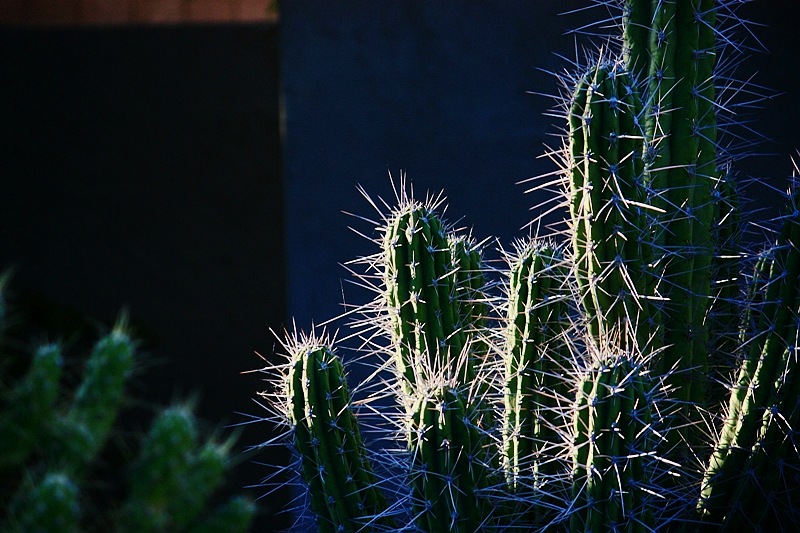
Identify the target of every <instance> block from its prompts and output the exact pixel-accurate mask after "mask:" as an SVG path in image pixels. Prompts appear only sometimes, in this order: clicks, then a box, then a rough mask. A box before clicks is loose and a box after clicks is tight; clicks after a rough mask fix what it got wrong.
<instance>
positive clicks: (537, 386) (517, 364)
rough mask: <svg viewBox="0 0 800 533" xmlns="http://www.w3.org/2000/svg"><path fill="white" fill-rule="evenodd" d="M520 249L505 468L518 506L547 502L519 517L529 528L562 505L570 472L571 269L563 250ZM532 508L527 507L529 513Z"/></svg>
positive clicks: (511, 319) (512, 279) (509, 332)
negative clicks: (566, 459) (566, 448)
mask: <svg viewBox="0 0 800 533" xmlns="http://www.w3.org/2000/svg"><path fill="white" fill-rule="evenodd" d="M515 247H516V250H515V253H514V254H513V255H511V256H510V257H509V258H508V261H509V267H510V269H509V281H508V289H507V292H508V302H507V309H506V320H507V322H506V339H505V348H504V350H503V358H504V362H505V379H504V386H503V393H504V395H503V401H504V410H503V450H504V452H503V469H504V471H505V475H506V482H507V484H508V486H509V489H510V490H511V492H512V493H513V494H514V495H515V497H516V498H517V499H520V498H521V499H523V500H524V499H528V500H530V501H534V500H535V499H536V498H538V499H539V500H540V501H545V500H547V502H546V505H541V506H538V508H537V509H536V510H535V511H533V512H525V511H527V510H526V509H523V513H521V514H522V515H523V516H521V517H519V521H522V522H523V523H525V525H530V526H533V525H539V526H541V525H543V524H546V523H547V522H548V521H550V520H551V519H552V518H553V516H554V514H555V513H553V512H552V510H553V509H555V508H557V507H558V506H559V504H560V501H559V496H560V495H559V494H557V492H558V489H557V487H559V486H560V483H559V481H560V479H559V478H560V477H562V476H563V472H564V471H563V467H564V465H563V463H562V461H561V460H560V456H561V455H562V454H561V447H562V446H563V445H564V444H566V442H565V439H564V437H563V433H564V432H563V430H562V428H563V427H564V426H565V425H566V420H565V418H566V417H565V415H564V413H563V405H565V404H566V403H567V397H568V395H569V394H570V390H569V381H568V375H569V374H570V369H569V368H567V367H568V366H569V365H570V349H569V346H568V341H567V338H566V335H567V334H568V333H569V329H570V326H571V324H570V318H569V313H570V304H569V303H568V302H567V298H568V296H569V288H568V285H567V284H568V276H569V268H568V266H567V264H566V262H565V259H564V256H563V252H562V249H561V247H560V246H558V245H555V244H553V243H551V242H549V241H537V240H526V241H521V242H519V243H517V244H516V246H515ZM530 501H528V502H525V503H526V504H527V505H528V506H530ZM522 507H523V508H524V507H525V504H523V505H522Z"/></svg>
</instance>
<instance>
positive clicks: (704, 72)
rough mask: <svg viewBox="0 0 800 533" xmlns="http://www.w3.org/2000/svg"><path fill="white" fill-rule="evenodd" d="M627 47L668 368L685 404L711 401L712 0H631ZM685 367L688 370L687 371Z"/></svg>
mask: <svg viewBox="0 0 800 533" xmlns="http://www.w3.org/2000/svg"><path fill="white" fill-rule="evenodd" d="M624 20H625V28H624V50H625V56H626V59H627V60H628V63H629V66H630V68H631V69H632V70H633V72H634V73H635V74H636V75H637V76H638V77H640V78H641V79H643V80H646V94H645V98H644V101H645V107H646V113H645V120H644V124H645V135H646V138H647V140H648V143H649V144H648V146H647V149H646V152H645V154H646V161H647V164H648V166H649V176H650V181H649V189H650V193H651V195H652V198H651V199H650V203H652V205H654V206H655V207H657V208H659V210H660V211H661V212H662V214H661V215H660V216H659V217H657V218H656V221H657V222H658V224H657V225H656V226H655V227H657V228H658V230H657V231H656V232H655V234H654V242H655V243H656V245H657V247H658V248H659V249H661V250H662V251H663V257H662V261H661V270H662V273H663V283H662V293H663V295H664V296H665V297H666V298H667V299H668V303H667V304H666V305H665V314H666V317H665V321H664V323H665V325H666V329H665V339H664V343H665V345H667V346H668V348H667V350H666V351H665V355H664V357H662V358H661V365H660V367H661V369H662V370H663V371H665V372H666V371H669V370H671V369H677V370H679V371H683V372H678V373H677V374H676V376H675V378H674V379H673V385H675V386H676V388H677V389H678V395H679V396H680V398H681V399H682V400H684V401H685V402H687V403H693V404H696V405H702V404H703V402H704V401H705V384H704V383H705V376H706V367H707V364H708V362H707V358H708V355H707V343H708V329H707V326H706V323H705V319H706V312H707V310H708V306H709V295H710V290H711V288H710V285H711V279H710V276H711V259H712V256H713V245H712V241H711V231H712V225H713V221H712V217H713V214H714V213H713V211H714V208H713V202H712V200H711V191H712V190H713V188H714V183H715V182H716V180H718V179H719V177H718V173H717V170H716V158H717V138H716V118H715V88H714V68H715V64H716V52H715V38H716V30H715V25H716V7H715V2H714V0H657V1H654V2H651V1H650V0H627V1H626V4H625V17H624ZM684 372H689V379H687V378H686V376H685V375H683V374H684Z"/></svg>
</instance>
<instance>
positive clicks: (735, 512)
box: [699, 192, 800, 531]
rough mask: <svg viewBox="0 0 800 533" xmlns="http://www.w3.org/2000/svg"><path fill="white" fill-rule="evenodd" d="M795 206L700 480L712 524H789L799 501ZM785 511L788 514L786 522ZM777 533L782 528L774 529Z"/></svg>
mask: <svg viewBox="0 0 800 533" xmlns="http://www.w3.org/2000/svg"><path fill="white" fill-rule="evenodd" d="M792 204H793V210H792V212H790V213H789V214H788V215H787V216H786V217H785V219H784V222H783V228H782V232H781V235H780V238H779V241H778V243H777V246H776V247H775V248H774V249H773V250H772V251H771V252H770V253H769V254H766V255H764V256H763V257H762V259H761V260H760V261H759V263H758V265H757V272H756V278H761V279H760V280H759V279H757V280H756V281H757V283H758V284H759V285H760V286H761V287H762V288H763V291H762V292H763V293H764V294H763V295H762V297H763V304H762V308H761V309H760V313H759V315H758V317H757V320H755V321H754V322H755V323H756V324H757V325H756V329H755V332H753V334H754V337H753V338H752V339H751V340H750V341H749V345H748V351H747V357H746V358H745V359H744V360H743V361H742V364H741V367H740V369H739V375H738V378H737V382H736V383H735V386H734V387H733V389H732V390H731V395H730V400H729V403H728V410H727V419H726V422H725V425H724V427H723V428H722V431H721V433H720V437H719V441H718V443H717V445H716V447H715V451H714V453H713V455H712V456H711V459H710V461H709V464H708V468H707V470H706V473H705V478H704V481H703V487H702V495H701V499H700V505H699V508H700V510H701V512H702V515H703V516H704V518H705V519H706V520H707V521H708V522H711V523H714V522H726V523H736V522H740V521H742V520H748V519H754V520H757V521H758V522H761V523H767V519H769V520H772V521H773V522H774V523H775V524H779V523H781V522H783V523H792V521H791V520H788V519H787V517H788V516H789V513H791V512H792V510H793V508H794V507H795V506H796V505H798V504H800V497H799V496H798V495H797V494H796V493H797V489H796V481H795V480H794V479H793V478H794V477H795V476H796V475H797V474H798V473H800V472H798V468H800V464H798V455H797V449H796V446H797V445H798V442H797V435H796V434H797V428H798V427H800V404H799V403H798V398H800V376H798V375H797V374H798V370H797V366H798V361H797V350H798V348H797V347H798V332H800V285H798V279H800V194H798V193H797V192H796V193H795V196H794V199H793V202H792ZM787 490H788V491H789V492H788V493H787V492H786V491H787ZM793 494H794V495H793ZM781 505H783V506H782V507H781ZM782 513H783V514H785V515H786V516H784V517H781V514H782ZM764 514H766V515H767V519H765V518H764V516H763V515H764ZM765 530H770V531H771V530H772V529H765ZM774 530H775V531H778V530H779V529H778V527H777V525H776V526H775V529H774Z"/></svg>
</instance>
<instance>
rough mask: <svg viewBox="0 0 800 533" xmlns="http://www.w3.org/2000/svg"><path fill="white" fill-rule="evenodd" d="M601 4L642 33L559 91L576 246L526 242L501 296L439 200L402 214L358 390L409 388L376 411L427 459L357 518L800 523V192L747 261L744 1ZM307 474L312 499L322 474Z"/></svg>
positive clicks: (441, 525) (562, 526)
mask: <svg viewBox="0 0 800 533" xmlns="http://www.w3.org/2000/svg"><path fill="white" fill-rule="evenodd" d="M595 3H596V4H598V5H601V6H603V7H604V8H616V9H618V11H617V13H618V17H617V19H616V20H618V21H619V22H620V29H621V31H620V33H619V35H618V36H617V38H616V39H612V40H610V41H609V42H608V43H606V44H605V45H604V46H603V48H602V49H601V50H599V51H598V52H597V53H596V54H592V55H591V56H590V58H589V59H588V60H587V65H586V66H584V67H581V68H580V70H579V71H578V72H576V73H574V74H572V75H569V76H567V77H565V78H563V79H562V82H564V87H565V91H564V94H563V99H562V106H561V107H562V109H563V118H564V123H565V130H564V131H565V133H564V137H563V145H562V147H561V148H560V149H558V150H557V151H556V154H554V155H555V156H557V157H555V159H556V160H558V161H560V162H561V171H560V173H559V183H558V184H559V185H560V187H561V189H562V190H563V191H564V193H563V204H564V210H565V217H564V218H565V222H566V224H565V226H566V227H567V228H568V229H567V231H566V232H564V233H561V234H556V235H553V236H551V237H550V238H548V239H543V238H538V237H537V238H534V239H532V240H531V241H520V242H519V243H517V244H516V245H515V250H514V252H512V253H510V254H507V258H508V261H507V263H508V265H507V268H505V269H501V270H502V272H500V274H501V279H502V280H503V281H501V282H495V281H492V280H491V276H492V275H493V274H497V273H496V272H492V271H491V269H488V268H486V267H485V266H482V265H483V264H484V263H483V262H482V261H480V260H479V259H478V257H479V255H480V251H479V250H478V249H477V248H480V247H477V248H476V246H477V245H473V246H471V247H470V251H469V253H467V251H466V249H465V248H464V246H462V245H461V244H459V243H463V242H466V241H465V239H466V238H467V236H465V235H464V234H463V233H461V232H460V231H458V230H456V229H455V228H454V227H452V226H450V225H449V224H447V223H446V222H445V221H443V219H442V218H441V210H440V209H439V208H440V207H441V203H442V200H441V196H439V197H435V198H432V199H431V198H429V199H428V200H427V201H424V202H419V201H417V200H415V199H413V198H412V197H410V196H409V194H408V193H407V187H406V184H405V183H401V184H400V186H399V188H398V190H399V191H400V192H399V193H398V194H397V198H396V200H397V207H395V208H393V209H390V210H389V212H388V213H382V217H383V221H382V223H381V224H379V228H378V230H379V233H380V236H379V237H377V238H376V239H375V242H376V244H377V245H378V247H379V251H378V252H377V253H375V254H374V255H371V256H368V257H367V259H366V260H365V261H364V263H365V264H366V265H367V268H366V270H365V272H363V273H362V274H361V276H362V278H361V280H362V285H364V286H371V287H373V288H374V289H375V291H376V293H377V297H376V299H375V301H373V302H371V303H368V304H365V305H364V307H363V309H362V318H361V319H359V320H357V321H356V322H355V324H356V331H355V333H353V335H352V337H359V336H360V337H361V338H362V340H363V341H362V343H361V344H360V346H359V348H358V349H359V350H360V351H362V352H367V353H366V355H364V356H360V357H358V358H357V361H355V362H354V364H355V363H356V362H362V361H364V360H365V359H367V356H369V357H371V358H372V363H371V364H372V365H373V367H374V368H375V370H374V371H373V372H372V373H371V374H370V378H368V380H367V383H362V384H361V387H360V388H361V389H362V390H366V391H369V390H373V391H374V390H375V388H374V387H372V388H371V385H370V382H371V383H372V384H374V383H377V387H381V388H383V389H384V390H388V391H390V392H392V393H393V394H394V396H395V398H396V402H395V405H393V406H392V405H388V406H387V405H379V402H378V401H377V400H379V399H382V398H383V397H384V395H382V394H375V395H373V396H372V397H370V396H369V394H367V395H366V397H364V399H363V400H361V402H360V403H361V404H363V405H364V406H365V407H368V408H367V409H364V410H363V411H362V416H363V417H364V418H365V419H368V418H369V417H373V418H371V422H370V423H369V426H375V427H378V428H382V429H383V431H384V432H385V434H386V436H387V437H388V438H395V439H397V441H399V442H405V443H406V445H405V446H394V447H392V446H384V447H383V448H381V449H380V451H379V452H376V453H375V457H376V458H377V459H386V461H384V462H385V463H386V465H387V466H386V468H385V469H384V470H383V471H384V472H385V477H383V478H381V477H380V476H379V477H378V479H377V480H376V481H370V482H368V483H367V484H366V486H364V487H363V488H362V487H361V486H359V487H358V488H356V486H355V485H353V486H351V488H350V489H349V491H350V492H349V494H342V495H341V496H339V497H334V499H335V502H334V503H335V505H336V506H344V505H346V502H347V501H348V499H351V498H354V497H359V496H360V495H361V494H362V493H363V494H366V493H367V492H371V491H372V490H375V489H376V488H377V487H378V486H379V485H384V486H390V485H391V487H392V488H391V490H390V491H388V495H389V497H388V500H387V501H388V506H387V507H386V511H384V513H383V514H381V513H380V512H378V513H377V515H370V516H377V517H380V516H386V517H389V516H391V518H392V520H394V521H395V522H394V526H392V527H394V528H395V529H405V528H407V529H409V530H422V531H428V532H431V533H434V532H439V531H490V530H497V531H512V530H534V531H571V532H577V531H585V532H589V531H592V532H595V533H597V532H598V531H603V532H605V531H608V532H618V531H625V532H638V531H642V532H644V531H679V532H681V531H685V532H690V531H716V530H719V531H740V530H741V531H752V530H765V531H773V530H782V531H792V530H794V529H793V528H796V525H795V524H796V523H797V516H796V513H797V511H796V510H797V508H798V505H800V490H798V489H797V488H796V487H797V479H798V474H799V473H800V458H799V457H798V451H797V450H798V448H797V444H798V443H797V437H796V435H797V432H798V429H800V420H798V417H800V407H798V406H800V389H798V380H797V377H796V376H795V367H796V365H797V361H796V359H797V346H798V343H799V342H800V340H798V331H800V318H799V317H800V309H799V308H798V301H799V300H798V298H800V296H799V294H800V293H798V278H800V270H798V268H800V267H798V265H800V249H798V246H799V245H800V233H798V228H800V221H798V213H800V211H798V202H800V200H798V193H797V188H796V185H795V184H794V183H792V184H791V187H790V194H789V209H788V212H787V213H786V214H785V215H784V216H783V217H781V219H780V221H779V223H780V226H781V227H780V228H779V230H778V234H779V237H778V238H777V239H776V242H775V243H774V244H773V245H772V246H769V247H768V248H769V251H768V252H763V253H753V252H749V253H748V252H747V251H745V250H744V247H743V245H742V244H741V238H740V236H741V234H742V231H743V229H742V223H743V222H742V221H743V220H744V218H743V217H742V215H741V206H742V199H741V194H742V188H741V186H740V185H739V184H738V183H737V182H736V174H735V173H734V172H733V171H732V170H731V169H730V165H731V163H732V161H733V159H735V157H734V156H735V154H733V153H732V152H731V151H729V150H728V149H727V148H726V147H724V146H723V145H722V144H721V142H720V140H719V139H718V133H717V130H718V126H717V124H718V120H720V119H721V118H722V117H723V116H724V114H725V112H726V110H725V109H724V106H721V105H720V104H719V98H720V97H719V95H718V94H717V93H718V88H717V84H716V79H717V78H716V76H717V75H718V73H720V72H722V71H725V70H726V69H728V68H729V65H727V64H723V65H720V64H718V60H717V59H718V55H719V51H720V50H721V49H722V48H723V47H724V45H725V43H726V42H729V40H730V39H729V36H727V34H725V33H724V31H723V30H722V29H720V25H719V24H718V19H721V18H723V15H725V16H728V17H731V16H734V15H733V12H734V7H735V6H734V5H733V4H735V3H736V2H733V1H726V0H717V1H714V0H652V1H651V0H596V1H595ZM726 85H730V84H727V83H726ZM372 204H373V205H376V206H377V205H380V203H379V202H375V201H373V202H372ZM384 205H389V204H387V203H386V202H384ZM559 239H560V240H561V241H563V242H557V241H558V240H559ZM742 264H744V265H749V266H747V267H746V268H751V267H752V265H753V264H755V273H754V274H748V273H747V271H746V270H743V269H742ZM476 272H480V273H481V276H477V275H475V273H476ZM476 282H477V283H476ZM498 285H500V286H503V287H505V290H504V291H502V294H500V295H494V292H495V288H496V287H497V286H498ZM292 364H294V363H289V364H288V366H285V367H284V369H285V371H284V375H286V376H289V375H291V372H290V371H289V370H286V369H288V368H290V367H291V366H292ZM737 367H738V370H736V369H737ZM265 371H268V372H274V371H275V369H274V367H270V368H268V369H265ZM731 372H733V373H735V374H736V376H735V378H734V382H733V383H730V384H729V386H728V387H724V386H722V385H720V383H723V382H724V379H725V376H726V375H727V374H728V373H731ZM287 379H289V380H291V378H284V384H283V386H282V387H279V390H280V391H283V394H284V396H283V397H280V396H279V400H278V408H277V409H275V410H276V412H277V415H278V416H279V417H280V418H283V420H284V422H285V427H287V428H288V429H289V431H288V432H287V438H283V439H280V438H279V439H277V440H278V441H282V442H289V443H294V448H295V450H296V452H297V453H298V454H299V455H300V456H301V457H302V458H301V464H304V463H305V462H306V461H312V460H314V459H313V458H314V457H316V455H315V454H316V453H317V452H316V450H311V449H309V447H308V446H305V445H304V444H303V443H304V442H306V441H307V440H308V438H309V437H307V436H306V437H303V435H304V432H307V431H308V430H307V427H306V424H304V423H302V420H301V418H300V417H299V416H297V415H295V414H293V410H292V408H289V407H287V406H292V405H296V402H300V401H302V402H307V401H309V397H308V395H307V393H305V392H301V391H300V390H299V388H298V387H297V386H294V387H292V386H289V385H286V380H287ZM279 381H280V380H279ZM287 395H288V396H287ZM725 397H727V399H725ZM353 403H356V402H355V401H354V402H353ZM324 404H325V401H323V400H318V403H317V405H316V406H310V407H307V408H306V409H307V410H310V409H313V408H317V409H324ZM350 405H351V402H347V405H346V406H344V405H343V406H342V409H340V410H339V412H340V413H344V412H345V411H347V412H349V406H350ZM281 406H283V407H281ZM376 417H377V418H376ZM306 418H308V417H307V415H306ZM348 420H350V418H349V415H348ZM376 420H377V422H376ZM350 424H351V422H348V427H349V425H350ZM298 439H300V443H299V444H298ZM357 457H360V455H358V456H357ZM351 463H352V464H355V465H358V464H362V463H363V460H362V459H358V458H354V459H351ZM352 464H351V466H352ZM398 472H399V474H398ZM312 474H313V472H312ZM306 477H307V479H306V484H307V486H308V489H309V493H310V494H311V495H312V496H311V498H310V499H311V501H312V508H313V507H314V505H313V500H314V497H313V494H315V493H317V492H319V490H320V489H319V488H318V487H317V485H315V483H316V484H318V483H319V478H320V476H315V475H311V476H310V477H309V476H306ZM340 481H343V482H344V481H347V482H350V481H353V480H352V479H351V478H350V477H347V476H345V479H343V480H340ZM317 507H318V508H321V506H320V505H317ZM329 507H330V506H329ZM315 511H316V512H317V513H322V512H323V511H320V510H315ZM321 523H322V522H320V524H321ZM357 523H359V524H363V525H362V527H361V528H360V529H361V530H363V531H372V530H382V529H385V528H386V527H387V526H386V523H380V521H379V520H377V519H372V520H369V521H367V522H365V521H363V520H362V521H359V522H357ZM320 529H321V530H324V528H323V527H322V526H320ZM340 529H341V530H344V529H342V528H340Z"/></svg>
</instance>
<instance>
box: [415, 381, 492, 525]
mask: <svg viewBox="0 0 800 533" xmlns="http://www.w3.org/2000/svg"><path fill="white" fill-rule="evenodd" d="M488 444H489V440H488V439H487V437H486V435H485V434H484V433H483V432H482V431H481V430H480V429H479V428H478V427H477V425H476V420H475V413H474V409H473V408H472V407H471V406H470V401H469V397H468V396H467V395H466V394H465V393H464V392H463V391H460V390H458V389H457V388H453V387H450V386H446V385H445V386H442V387H434V388H433V389H431V390H429V391H427V393H425V394H421V395H420V396H419V397H418V398H417V400H416V402H415V403H414V405H413V407H412V409H411V411H410V422H409V428H408V449H409V453H410V455H411V464H410V483H411V488H412V495H411V498H412V502H413V503H412V513H413V516H414V522H415V524H416V525H417V527H418V528H420V529H421V530H422V531H427V532H428V533H440V532H462V533H471V532H474V531H480V530H482V529H484V528H489V527H490V526H491V524H492V513H491V507H490V506H489V502H488V500H487V494H486V491H487V489H488V488H489V485H490V482H491V479H490V477H491V475H492V472H491V470H490V464H491V462H492V460H493V458H492V457H491V456H490V455H489V454H490V453H491V452H490V449H489V448H488Z"/></svg>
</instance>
